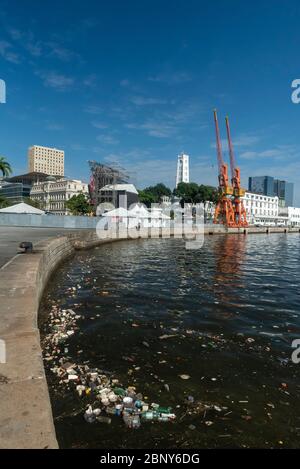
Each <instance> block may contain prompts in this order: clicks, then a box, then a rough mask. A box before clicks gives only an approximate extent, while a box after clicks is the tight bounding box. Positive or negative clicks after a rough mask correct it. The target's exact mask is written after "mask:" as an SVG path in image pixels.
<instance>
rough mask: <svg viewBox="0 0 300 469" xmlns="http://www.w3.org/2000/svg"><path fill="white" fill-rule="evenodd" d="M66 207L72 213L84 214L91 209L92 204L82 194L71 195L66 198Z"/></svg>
mask: <svg viewBox="0 0 300 469" xmlns="http://www.w3.org/2000/svg"><path fill="white" fill-rule="evenodd" d="M66 208H67V209H68V210H69V211H70V212H71V213H72V215H86V214H88V213H90V212H91V211H92V206H91V205H90V203H89V201H88V200H87V198H86V196H85V195H84V194H78V195H73V197H71V199H69V200H67V202H66Z"/></svg>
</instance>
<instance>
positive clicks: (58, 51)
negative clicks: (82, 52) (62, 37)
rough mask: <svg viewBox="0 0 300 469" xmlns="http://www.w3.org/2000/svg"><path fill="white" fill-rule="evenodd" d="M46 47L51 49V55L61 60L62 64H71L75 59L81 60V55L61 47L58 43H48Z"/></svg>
mask: <svg viewBox="0 0 300 469" xmlns="http://www.w3.org/2000/svg"><path fill="white" fill-rule="evenodd" d="M46 45H47V46H48V47H49V49H50V53H49V55H50V56H51V57H55V58H57V59H59V60H61V61H62V62H70V61H71V60H73V59H79V58H80V56H79V54H77V53H76V52H74V51H72V50H70V49H67V48H66V47H63V46H61V45H60V44H58V43H57V42H48V43H47V44H46Z"/></svg>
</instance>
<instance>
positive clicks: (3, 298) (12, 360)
mask: <svg viewBox="0 0 300 469" xmlns="http://www.w3.org/2000/svg"><path fill="white" fill-rule="evenodd" d="M247 231H248V230H247ZM272 231H276V232H277V231H279V230H277V229H272ZM281 231H283V230H281ZM295 231H296V230H295ZM297 231H298V230H297ZM230 232H231V233H244V230H234V231H233V230H230ZM249 232H250V230H249ZM251 232H254V231H252V230H251ZM255 232H265V231H262V230H259V229H257V230H256V231H255ZM214 233H216V234H222V233H223V234H224V233H226V231H225V229H224V227H218V226H215V227H210V228H207V230H206V234H214ZM168 234H169V232H168V231H167V230H161V229H155V230H151V234H150V233H148V230H141V231H137V230H131V231H130V232H126V231H124V232H119V233H118V236H116V234H113V233H111V232H109V231H107V232H102V239H99V237H98V236H97V234H96V232H95V231H88V230H84V231H80V232H77V231H76V232H75V231H74V233H71V234H69V233H68V235H66V236H61V237H58V238H50V239H47V240H46V241H42V242H39V243H37V244H36V245H35V246H34V251H33V252H32V253H30V254H19V255H17V256H15V257H14V258H13V259H12V260H11V261H10V262H9V263H8V264H6V266H4V267H3V268H2V269H0V349H1V346H2V349H3V345H4V346H5V349H6V362H5V363H1V355H0V448H57V447H58V444H57V440H56V435H55V428H54V424H53V418H52V411H51V404H50V398H49V393H48V386H47V381H46V377H45V372H44V366H43V358H42V350H41V346H40V333H39V329H38V325H37V319H38V309H39V303H40V299H41V296H42V294H43V291H44V289H45V286H46V285H47V282H48V280H49V278H50V276H51V274H53V272H54V271H55V269H56V268H57V267H58V265H59V264H60V263H61V262H62V261H63V260H65V259H66V258H68V257H69V256H71V255H72V254H73V253H74V252H75V250H76V249H86V248H91V247H94V246H97V245H99V244H102V243H107V242H112V241H117V240H122V239H123V240H124V239H136V238H138V237H140V238H148V237H149V235H151V237H161V236H163V237H168ZM171 235H175V236H176V235H177V236H178V237H180V233H174V232H173V230H172V233H171ZM2 360H3V356H2Z"/></svg>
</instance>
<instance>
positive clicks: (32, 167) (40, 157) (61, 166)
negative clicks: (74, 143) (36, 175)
mask: <svg viewBox="0 0 300 469" xmlns="http://www.w3.org/2000/svg"><path fill="white" fill-rule="evenodd" d="M28 170H29V172H30V173H31V172H33V171H34V172H41V173H46V174H49V175H50V176H64V173H65V152H64V151H63V150H58V149H57V148H48V147H41V146H39V145H33V146H32V147H30V148H29V149H28Z"/></svg>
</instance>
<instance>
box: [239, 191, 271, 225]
mask: <svg viewBox="0 0 300 469" xmlns="http://www.w3.org/2000/svg"><path fill="white" fill-rule="evenodd" d="M242 200H243V202H244V207H245V209H246V214H247V220H248V223H249V224H250V225H276V224H277V223H278V221H279V220H278V205H279V199H278V197H277V196H273V197H270V196H267V195H260V194H253V193H252V192H246V193H245V196H244V197H242Z"/></svg>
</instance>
